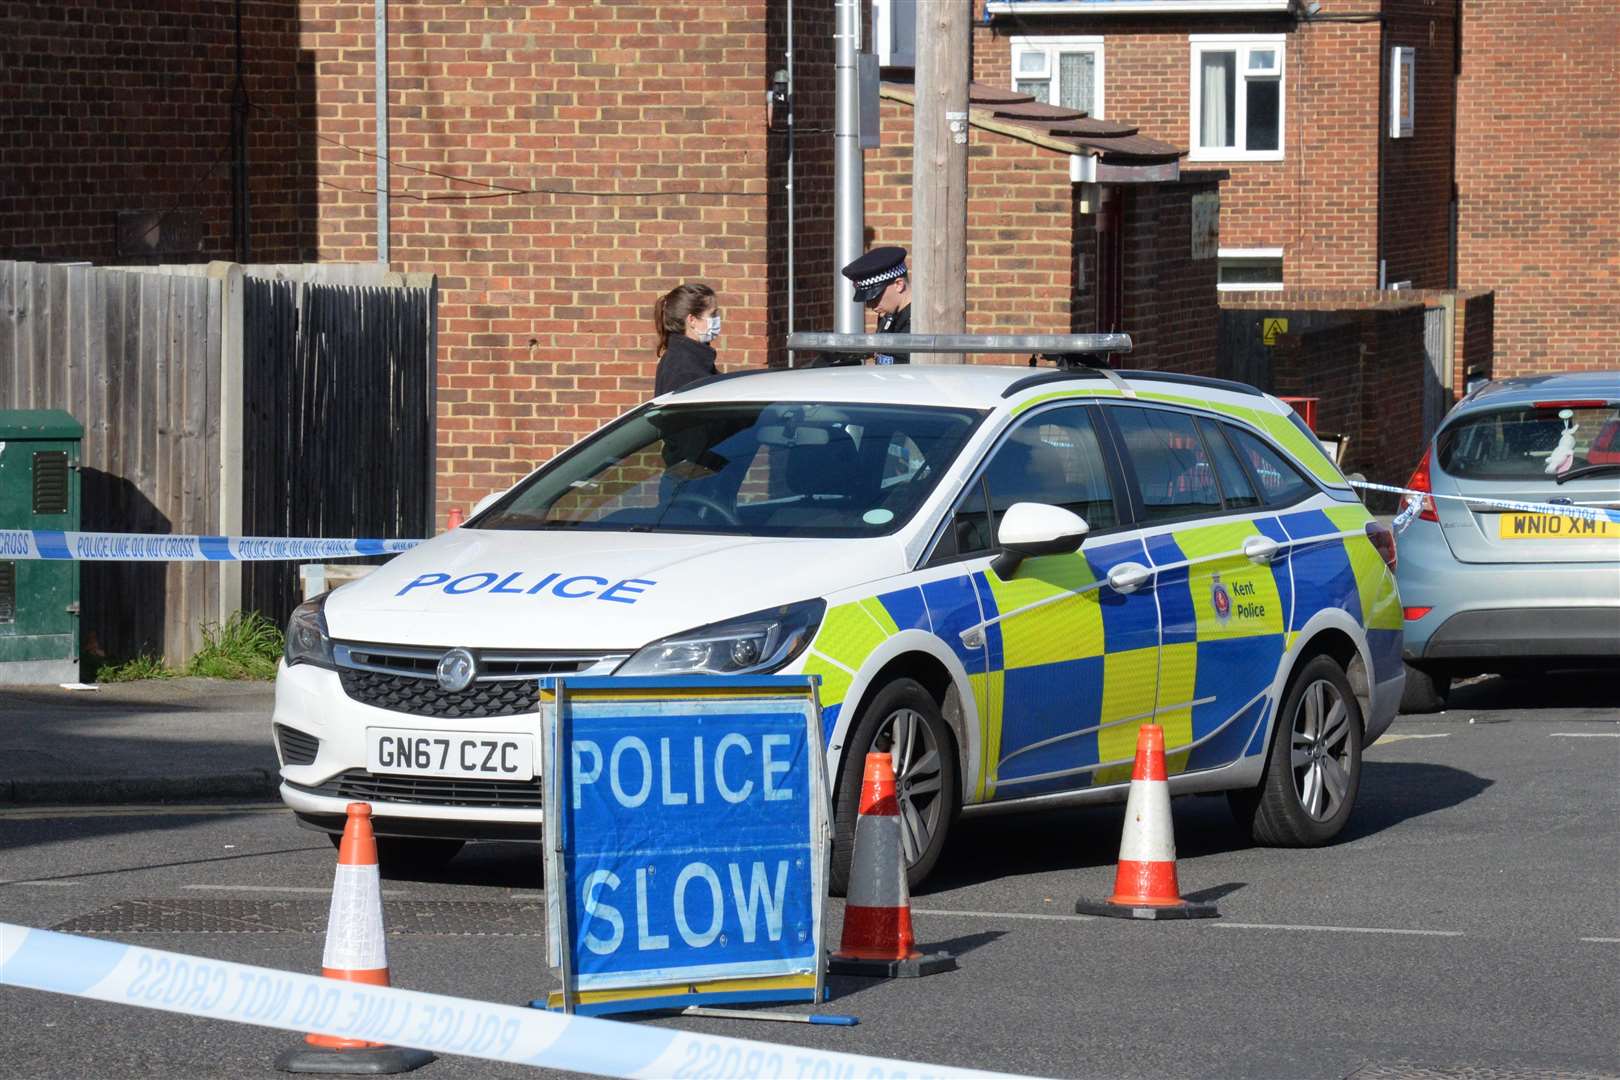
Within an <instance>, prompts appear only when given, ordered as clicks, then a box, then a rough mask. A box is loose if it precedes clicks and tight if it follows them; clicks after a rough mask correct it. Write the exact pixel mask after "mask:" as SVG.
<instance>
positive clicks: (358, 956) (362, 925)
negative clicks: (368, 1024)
mask: <svg viewBox="0 0 1620 1080" xmlns="http://www.w3.org/2000/svg"><path fill="white" fill-rule="evenodd" d="M348 813H349V817H348V820H347V821H345V822H344V823H343V843H342V845H341V846H340V847H339V848H338V861H337V878H336V880H335V881H334V882H333V883H332V907H331V911H330V913H329V914H328V915H327V921H326V950H325V953H324V955H323V956H322V958H321V974H322V975H325V976H326V977H327V978H328V979H343V980H346V981H348V982H358V983H369V984H370V985H372V986H387V985H388V952H387V948H386V946H385V945H384V943H383V913H382V880H381V878H380V876H379V874H378V870H377V840H376V838H375V837H374V836H373V835H372V833H371V806H370V804H368V803H362V802H354V803H350V804H349V807H348ZM432 1060H433V1055H432V1054H430V1053H428V1052H427V1051H426V1050H414V1049H410V1048H408V1047H401V1046H387V1045H384V1044H383V1043H374V1042H365V1041H364V1040H361V1039H342V1038H338V1037H336V1036H333V1035H315V1034H310V1035H305V1036H304V1045H302V1046H297V1047H294V1048H293V1049H291V1050H287V1051H284V1052H282V1053H281V1054H280V1055H278V1056H277V1057H276V1068H277V1069H279V1070H281V1071H282V1072H294V1073H350V1074H355V1073H363V1074H366V1075H382V1074H386V1073H401V1072H410V1071H411V1070H412V1069H420V1068H421V1067H422V1066H423V1065H426V1064H427V1063H428V1062H430V1061H432Z"/></svg>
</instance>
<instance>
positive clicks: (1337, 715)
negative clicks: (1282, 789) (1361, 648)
mask: <svg viewBox="0 0 1620 1080" xmlns="http://www.w3.org/2000/svg"><path fill="white" fill-rule="evenodd" d="M1350 723H1351V719H1350V710H1349V709H1348V708H1346V707H1345V702H1344V698H1343V697H1342V696H1341V695H1340V693H1339V689H1338V687H1336V686H1334V685H1333V684H1332V683H1331V682H1328V681H1327V680H1326V679H1317V680H1316V681H1315V682H1313V683H1311V684H1310V685H1309V686H1307V687H1306V688H1305V692H1304V693H1303V694H1301V695H1300V698H1299V706H1298V707H1297V708H1296V709H1295V710H1294V721H1293V739H1292V747H1291V754H1290V763H1291V764H1292V766H1293V773H1294V793H1295V794H1296V795H1298V796H1299V805H1300V806H1301V807H1302V808H1303V809H1304V811H1305V812H1306V813H1307V814H1309V815H1310V816H1311V818H1312V819H1313V820H1316V821H1327V820H1328V819H1329V818H1331V817H1333V815H1334V814H1336V813H1338V811H1339V807H1340V806H1342V805H1343V804H1344V800H1345V796H1346V795H1347V794H1348V793H1349V791H1350V769H1351V768H1352V765H1351V761H1350V741H1349V738H1348V736H1349V734H1350Z"/></svg>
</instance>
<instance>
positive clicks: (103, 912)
mask: <svg viewBox="0 0 1620 1080" xmlns="http://www.w3.org/2000/svg"><path fill="white" fill-rule="evenodd" d="M327 910H328V907H327V903H326V902H325V901H323V900H235V899H215V898H212V897H208V898H197V899H190V898H186V899H179V900H170V899H160V898H145V899H140V900H121V901H119V902H118V903H116V904H113V905H111V906H109V907H104V908H101V909H99V910H96V911H91V912H87V913H85V914H83V915H76V916H74V917H73V918H71V919H66V920H64V921H62V922H60V923H57V924H56V925H55V926H53V927H51V929H53V930H60V931H62V932H64V933H69V934H197V933H202V934H319V933H324V932H325V930H326V917H327ZM544 911H545V905H544V903H542V902H540V901H520V900H504V901H503V900H385V901H383V925H384V926H385V927H387V929H388V933H389V935H390V936H403V935H418V936H424V937H428V936H434V937H531V936H538V935H540V934H543V933H545V922H544Z"/></svg>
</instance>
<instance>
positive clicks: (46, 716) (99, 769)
mask: <svg viewBox="0 0 1620 1080" xmlns="http://www.w3.org/2000/svg"><path fill="white" fill-rule="evenodd" d="M273 699H274V692H273V690H272V689H271V685H270V684H269V683H252V682H231V681H228V680H224V679H153V680H149V681H146V682H134V683H109V684H105V685H103V686H101V687H100V688H99V689H96V690H65V689H62V688H61V687H58V686H0V747H3V748H4V750H5V752H4V753H0V804H40V803H79V804H86V803H132V802H170V801H175V800H188V799H218V798H254V797H264V798H268V797H271V796H273V795H274V794H275V791H276V783H275V777H276V754H275V750H274V749H273V748H272V746H271V743H270V708H271V703H272V701H273Z"/></svg>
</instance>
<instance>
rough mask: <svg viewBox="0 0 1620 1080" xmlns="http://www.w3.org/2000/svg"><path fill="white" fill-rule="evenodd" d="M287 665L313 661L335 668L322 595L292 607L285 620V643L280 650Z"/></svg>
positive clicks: (324, 595)
mask: <svg viewBox="0 0 1620 1080" xmlns="http://www.w3.org/2000/svg"><path fill="white" fill-rule="evenodd" d="M283 655H284V656H286V658H287V666H288V667H292V666H293V665H294V664H314V665H315V666H316V667H324V668H330V667H336V666H337V665H336V664H334V663H333V662H332V639H331V638H330V637H328V636H327V633H326V594H325V593H322V594H321V595H320V596H317V597H316V598H315V599H313V600H307V601H305V602H304V603H302V604H299V605H298V606H297V607H295V608H293V613H292V617H291V618H290V619H288V620H287V644H286V647H285V649H284V650H283Z"/></svg>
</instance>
